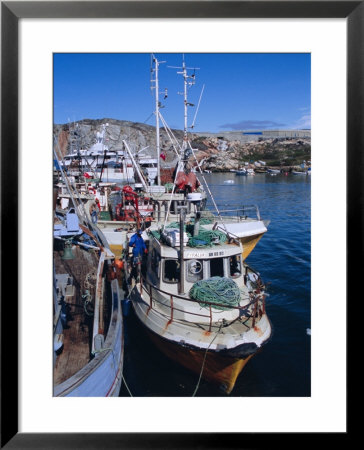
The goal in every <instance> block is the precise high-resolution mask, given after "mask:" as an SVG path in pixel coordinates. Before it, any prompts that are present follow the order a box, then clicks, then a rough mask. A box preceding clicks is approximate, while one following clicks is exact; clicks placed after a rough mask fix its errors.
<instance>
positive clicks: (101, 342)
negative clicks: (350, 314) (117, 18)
mask: <svg viewBox="0 0 364 450" xmlns="http://www.w3.org/2000/svg"><path fill="white" fill-rule="evenodd" d="M53 161H54V164H53V167H52V170H53V217H54V221H53V273H54V280H53V285H54V286H53V287H54V295H53V297H54V298H53V303H54V305H53V350H54V355H53V395H54V396H55V397H58V396H59V397H108V396H114V397H126V396H130V397H194V396H199V397H228V396H233V397H309V396H310V394H311V288H310V287H311V55H310V53H54V54H53Z"/></svg>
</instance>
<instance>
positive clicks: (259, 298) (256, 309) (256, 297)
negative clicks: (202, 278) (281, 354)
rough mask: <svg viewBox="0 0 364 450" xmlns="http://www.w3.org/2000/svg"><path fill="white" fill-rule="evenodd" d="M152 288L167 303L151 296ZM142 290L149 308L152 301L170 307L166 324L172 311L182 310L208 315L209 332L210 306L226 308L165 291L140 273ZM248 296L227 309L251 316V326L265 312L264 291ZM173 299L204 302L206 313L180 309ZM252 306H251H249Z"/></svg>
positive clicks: (151, 306) (203, 315)
mask: <svg viewBox="0 0 364 450" xmlns="http://www.w3.org/2000/svg"><path fill="white" fill-rule="evenodd" d="M153 290H154V291H157V292H160V293H162V294H164V295H165V296H166V298H167V297H169V304H166V303H164V302H162V301H160V300H158V299H157V298H155V297H153ZM143 292H145V294H146V296H148V297H149V310H151V309H153V302H156V303H159V304H161V305H163V306H165V307H167V308H170V319H169V322H168V324H170V323H172V322H173V316H174V312H175V311H179V312H182V313H184V314H190V315H193V316H196V317H204V318H206V317H208V318H209V332H210V331H211V329H212V313H213V312H212V308H213V307H218V308H224V309H226V308H227V305H226V304H223V303H214V302H208V301H204V300H195V299H192V298H190V297H185V296H181V295H177V294H171V293H170V292H166V291H164V290H163V289H159V288H157V287H156V286H154V285H153V284H151V283H149V281H147V280H146V278H145V277H143V276H142V275H141V274H140V295H141V296H142V295H143ZM249 297H250V301H249V303H248V304H246V305H244V306H230V305H229V306H228V308H229V309H236V310H239V311H241V312H244V314H240V313H239V317H240V316H243V315H244V316H245V317H247V320H248V319H250V318H252V319H253V321H252V327H254V326H255V321H256V318H257V317H259V316H261V315H262V314H264V312H265V295H264V293H263V292H262V291H261V290H260V289H259V288H258V289H257V290H256V291H254V292H249ZM174 299H181V300H183V301H186V302H191V303H194V304H196V303H197V304H199V305H201V304H204V305H206V306H207V307H208V310H209V311H208V314H201V313H196V312H193V311H190V310H185V309H180V308H177V307H176V306H174ZM259 303H261V307H260V305H259ZM251 307H252V308H251ZM250 309H252V310H253V312H252V313H251V312H250Z"/></svg>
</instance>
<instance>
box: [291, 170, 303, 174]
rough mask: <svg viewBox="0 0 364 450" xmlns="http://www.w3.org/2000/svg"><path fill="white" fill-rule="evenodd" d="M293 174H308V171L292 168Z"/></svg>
mask: <svg viewBox="0 0 364 450" xmlns="http://www.w3.org/2000/svg"><path fill="white" fill-rule="evenodd" d="M291 173H292V175H307V172H306V171H303V170H300V171H299V170H292V172H291Z"/></svg>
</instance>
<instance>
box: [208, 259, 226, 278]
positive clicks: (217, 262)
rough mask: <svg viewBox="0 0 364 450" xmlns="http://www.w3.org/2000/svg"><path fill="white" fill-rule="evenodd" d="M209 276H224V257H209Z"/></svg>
mask: <svg viewBox="0 0 364 450" xmlns="http://www.w3.org/2000/svg"><path fill="white" fill-rule="evenodd" d="M210 276H211V277H223V276H224V258H214V259H210Z"/></svg>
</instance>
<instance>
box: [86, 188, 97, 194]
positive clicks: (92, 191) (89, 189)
mask: <svg viewBox="0 0 364 450" xmlns="http://www.w3.org/2000/svg"><path fill="white" fill-rule="evenodd" d="M88 191H89V193H90V194H94V195H96V189H95V188H94V187H92V186H89V187H88Z"/></svg>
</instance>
